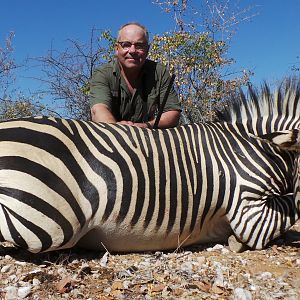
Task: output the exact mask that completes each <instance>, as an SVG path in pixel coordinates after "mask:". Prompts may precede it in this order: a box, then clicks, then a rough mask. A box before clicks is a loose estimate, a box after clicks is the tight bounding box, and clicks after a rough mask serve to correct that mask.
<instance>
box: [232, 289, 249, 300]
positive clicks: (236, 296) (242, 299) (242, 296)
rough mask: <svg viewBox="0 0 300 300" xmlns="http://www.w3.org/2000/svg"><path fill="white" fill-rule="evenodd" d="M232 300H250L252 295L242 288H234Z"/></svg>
mask: <svg viewBox="0 0 300 300" xmlns="http://www.w3.org/2000/svg"><path fill="white" fill-rule="evenodd" d="M231 299H233V300H252V295H251V293H250V292H249V291H247V290H245V289H242V288H236V289H235V290H234V292H233V295H232V298H231Z"/></svg>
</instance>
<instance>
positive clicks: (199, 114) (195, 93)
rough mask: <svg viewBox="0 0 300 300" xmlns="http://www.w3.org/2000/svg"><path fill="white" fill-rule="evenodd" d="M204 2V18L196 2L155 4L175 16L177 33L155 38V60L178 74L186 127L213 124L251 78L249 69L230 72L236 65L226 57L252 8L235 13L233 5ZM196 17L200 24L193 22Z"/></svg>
mask: <svg viewBox="0 0 300 300" xmlns="http://www.w3.org/2000/svg"><path fill="white" fill-rule="evenodd" d="M200 2H201V3H202V5H203V6H202V9H201V12H202V13H201V14H200V13H199V11H200V10H198V11H197V10H196V7H195V6H194V5H193V3H192V1H188V0H182V1H158V0H157V1H155V3H156V4H158V5H160V6H161V7H162V8H163V9H164V11H165V12H166V13H169V14H172V13H173V18H174V21H175V24H176V28H175V30H174V31H172V32H170V33H164V34H162V35H155V36H154V38H153V42H152V51H151V54H150V56H151V57H152V58H153V59H156V60H160V61H162V62H163V63H166V64H168V65H169V68H170V69H171V71H172V72H173V73H175V74H176V78H177V79H176V84H177V88H178V92H179V96H180V99H181V103H182V106H183V123H187V122H199V121H207V120H212V119H213V117H214V115H213V111H214V110H213V108H218V106H220V105H222V103H223V100H225V99H226V98H227V97H228V96H229V95H230V94H231V93H232V92H233V91H234V90H235V89H236V88H238V87H240V86H242V85H244V84H246V83H247V82H248V80H249V77H250V75H251V73H250V72H249V71H245V70H243V71H242V72H240V73H233V72H230V73H229V72H227V71H226V70H228V67H229V65H232V64H233V63H234V60H233V59H231V58H227V52H228V48H229V45H230V43H229V42H230V39H231V38H232V36H233V34H234V30H235V28H236V26H237V25H238V24H239V23H240V22H242V21H246V20H247V19H248V18H252V17H253V16H254V15H252V16H250V15H249V11H250V8H246V9H243V10H237V9H235V10H234V11H231V10H232V9H233V8H232V6H229V1H200ZM204 6H206V7H204ZM195 15H197V17H198V23H197V22H196V21H195V20H193V16H195ZM203 28H204V29H205V30H203ZM200 29H202V30H200Z"/></svg>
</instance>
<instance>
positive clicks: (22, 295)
mask: <svg viewBox="0 0 300 300" xmlns="http://www.w3.org/2000/svg"><path fill="white" fill-rule="evenodd" d="M30 293H31V286H24V287H20V288H19V289H18V296H19V297H20V298H21V299H24V298H26V297H27V296H28V295H29V294H30Z"/></svg>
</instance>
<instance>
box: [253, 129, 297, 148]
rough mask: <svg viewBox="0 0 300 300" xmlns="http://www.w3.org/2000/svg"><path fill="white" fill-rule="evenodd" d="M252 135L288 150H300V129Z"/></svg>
mask: <svg viewBox="0 0 300 300" xmlns="http://www.w3.org/2000/svg"><path fill="white" fill-rule="evenodd" d="M251 137H253V138H255V139H258V140H261V141H265V142H268V143H271V144H273V145H276V146H278V147H280V148H282V149H284V150H287V151H300V130H299V129H292V130H284V131H275V132H272V133H268V134H264V135H260V136H255V135H251Z"/></svg>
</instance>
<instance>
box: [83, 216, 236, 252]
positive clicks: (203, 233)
mask: <svg viewBox="0 0 300 300" xmlns="http://www.w3.org/2000/svg"><path fill="white" fill-rule="evenodd" d="M128 228H130V227H129V226H128V224H121V225H113V224H105V225H101V226H97V227H95V228H93V229H91V230H90V231H89V232H88V233H87V234H86V235H84V236H83V237H82V238H81V239H80V241H79V242H78V243H77V246H79V247H82V248H85V249H91V250H104V249H107V250H108V251H115V252H123V251H124V252H127V251H137V252H138V251H156V250H170V249H176V248H179V247H185V246H189V245H193V244H199V243H202V244H203V243H213V242H219V243H223V242H226V241H227V239H228V237H229V236H230V235H231V233H232V230H231V227H230V225H229V223H228V221H227V219H226V218H225V217H224V218H219V217H216V218H213V219H211V220H209V222H207V223H206V224H204V225H203V227H202V229H201V230H198V229H195V230H194V231H193V232H189V230H188V229H185V230H183V233H182V234H179V232H175V231H172V232H170V233H168V234H167V233H166V232H165V231H160V230H151V231H149V230H148V231H147V229H144V230H143V229H140V230H138V229H137V228H132V229H128ZM196 228H200V226H198V227H196Z"/></svg>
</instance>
